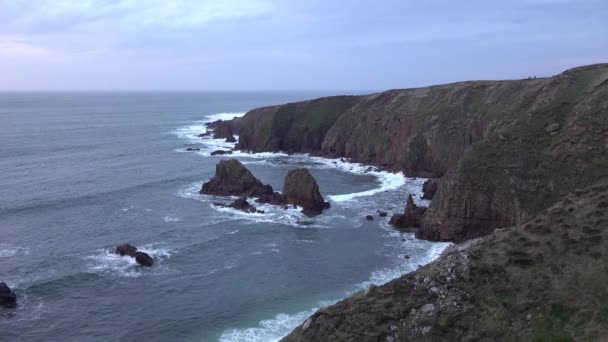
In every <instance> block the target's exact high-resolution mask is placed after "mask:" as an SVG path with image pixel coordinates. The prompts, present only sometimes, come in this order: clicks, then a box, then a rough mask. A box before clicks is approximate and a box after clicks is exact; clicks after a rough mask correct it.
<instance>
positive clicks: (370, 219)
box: [365, 215, 374, 221]
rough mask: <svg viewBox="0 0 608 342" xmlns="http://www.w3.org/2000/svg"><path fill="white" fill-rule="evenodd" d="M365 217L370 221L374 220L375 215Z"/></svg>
mask: <svg viewBox="0 0 608 342" xmlns="http://www.w3.org/2000/svg"><path fill="white" fill-rule="evenodd" d="M365 219H366V220H368V221H373V220H374V217H373V216H372V215H366V216H365Z"/></svg>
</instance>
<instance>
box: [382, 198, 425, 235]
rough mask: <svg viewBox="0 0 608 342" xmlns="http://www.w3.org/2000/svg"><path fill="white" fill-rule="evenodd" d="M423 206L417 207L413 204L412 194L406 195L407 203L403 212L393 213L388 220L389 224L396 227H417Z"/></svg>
mask: <svg viewBox="0 0 608 342" xmlns="http://www.w3.org/2000/svg"><path fill="white" fill-rule="evenodd" d="M425 211H426V208H425V207H418V206H417V205H416V204H414V198H413V197H412V194H409V195H408V196H407V203H406V204H405V210H404V212H403V214H394V215H393V217H391V220H390V221H389V224H391V225H393V226H395V227H397V228H418V227H420V221H421V218H422V215H423V214H424V213H425Z"/></svg>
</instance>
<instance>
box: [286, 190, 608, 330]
mask: <svg viewBox="0 0 608 342" xmlns="http://www.w3.org/2000/svg"><path fill="white" fill-rule="evenodd" d="M440 191H443V189H441V190H440ZM606 208H608V183H606V182H603V183H600V184H598V185H595V186H591V187H589V188H586V189H585V190H577V191H574V192H573V193H571V194H570V195H567V196H566V197H565V198H564V199H563V200H562V201H560V202H559V203H557V204H555V205H554V206H552V207H551V208H549V209H548V210H547V211H544V212H543V213H542V214H540V215H539V216H537V217H535V218H533V219H532V220H530V221H528V222H524V223H522V224H521V225H517V226H513V227H510V228H508V229H499V230H496V231H495V232H494V233H492V234H491V235H489V236H486V237H483V238H480V239H475V240H471V241H469V242H467V243H465V244H461V245H455V246H453V247H451V248H449V249H448V250H446V251H445V252H444V253H443V254H442V256H440V257H439V258H438V259H437V260H436V261H435V262H433V263H431V264H429V265H427V266H424V267H422V268H419V269H418V270H417V271H415V272H412V273H409V274H406V275H403V276H401V277H399V278H397V279H395V280H393V281H391V282H389V283H387V284H385V285H382V286H374V285H372V286H370V287H369V288H368V289H367V290H366V291H361V292H359V293H356V294H355V295H353V296H351V297H349V298H347V299H345V300H342V301H340V302H338V303H336V304H334V305H332V306H329V307H325V308H322V309H320V310H319V311H317V312H316V313H315V314H313V315H312V316H311V317H310V318H308V319H306V320H304V322H303V323H302V325H300V326H299V327H297V328H296V329H295V330H294V331H293V332H292V333H291V334H290V335H289V336H287V337H285V338H284V339H283V341H285V342H300V341H362V342H366V341H373V342H376V341H476V340H481V341H570V340H580V341H600V340H603V339H604V337H605V336H606V333H607V332H608V320H606V315H605V308H606V307H608V287H606V284H608V272H606V265H608V252H607V251H608V217H607V216H606Z"/></svg>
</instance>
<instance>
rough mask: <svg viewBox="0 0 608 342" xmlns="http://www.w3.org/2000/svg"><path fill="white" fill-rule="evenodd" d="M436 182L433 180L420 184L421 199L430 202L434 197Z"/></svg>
mask: <svg viewBox="0 0 608 342" xmlns="http://www.w3.org/2000/svg"><path fill="white" fill-rule="evenodd" d="M438 187H439V186H438V184H437V180H435V179H427V180H426V181H425V182H424V184H422V193H423V194H424V195H423V196H422V198H423V199H428V200H431V199H433V197H434V196H435V193H436V192H437V188H438Z"/></svg>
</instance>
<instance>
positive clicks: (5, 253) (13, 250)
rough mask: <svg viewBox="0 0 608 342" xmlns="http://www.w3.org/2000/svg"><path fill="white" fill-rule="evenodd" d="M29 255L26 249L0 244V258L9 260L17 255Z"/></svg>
mask: <svg viewBox="0 0 608 342" xmlns="http://www.w3.org/2000/svg"><path fill="white" fill-rule="evenodd" d="M28 254H30V249H29V248H27V247H16V246H9V245H7V244H0V258H10V257H14V256H17V255H20V256H23V255H28Z"/></svg>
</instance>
